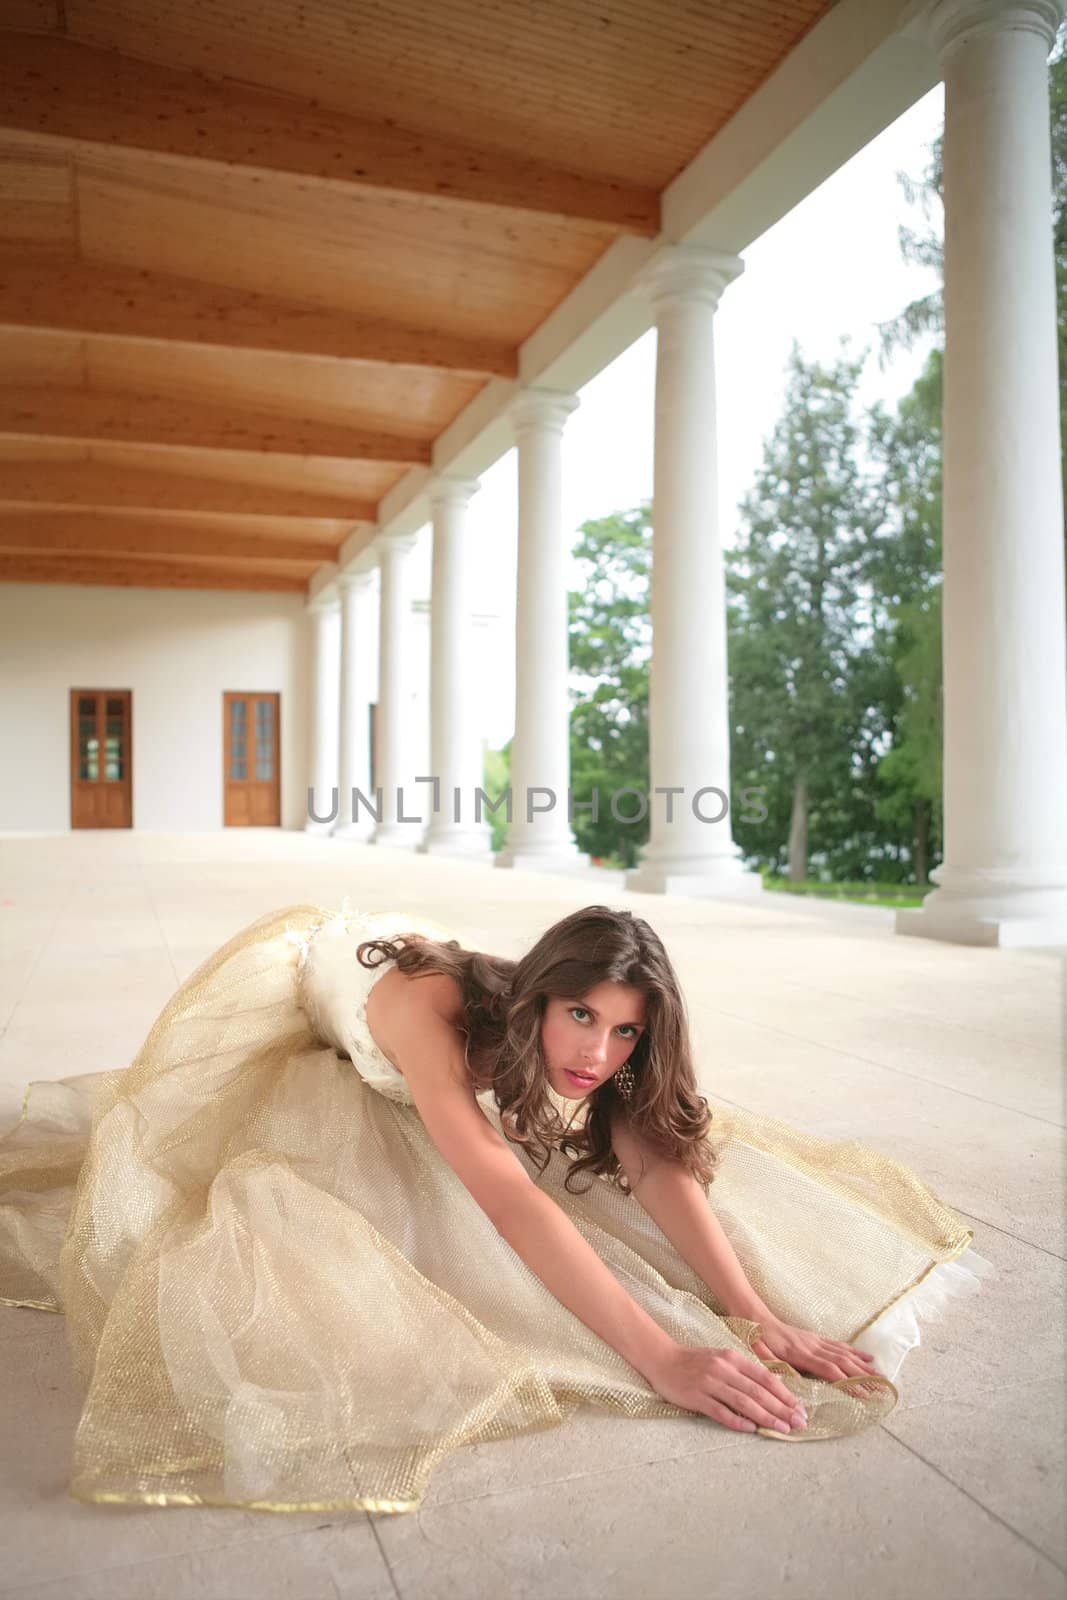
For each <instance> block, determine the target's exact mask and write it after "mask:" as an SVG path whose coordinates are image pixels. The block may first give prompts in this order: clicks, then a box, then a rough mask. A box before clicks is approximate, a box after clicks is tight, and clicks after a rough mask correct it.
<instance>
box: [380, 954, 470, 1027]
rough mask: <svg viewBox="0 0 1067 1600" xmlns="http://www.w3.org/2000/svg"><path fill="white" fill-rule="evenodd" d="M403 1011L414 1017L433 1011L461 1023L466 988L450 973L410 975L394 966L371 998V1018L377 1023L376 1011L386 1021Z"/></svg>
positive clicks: (381, 980) (448, 1019)
mask: <svg viewBox="0 0 1067 1600" xmlns="http://www.w3.org/2000/svg"><path fill="white" fill-rule="evenodd" d="M401 1010H402V1011H403V1013H404V1015H405V1016H407V1017H410V1016H411V1015H412V1014H415V1015H419V1014H420V1013H422V1012H433V1013H434V1014H435V1015H437V1016H439V1017H443V1018H444V1019H445V1021H446V1022H451V1023H453V1024H458V1023H459V1022H460V1021H461V1020H462V1018H463V989H462V987H461V985H460V984H459V983H458V982H457V980H456V979H455V978H452V977H449V975H448V973H446V972H428V973H424V974H422V975H421V976H416V975H409V974H408V973H406V972H401V970H400V968H399V967H394V968H393V969H392V971H391V972H385V973H383V974H382V976H381V977H380V978H379V979H378V981H377V983H376V984H375V985H374V987H373V989H372V990H371V992H370V995H369V996H368V998H367V1019H368V1021H371V1022H372V1023H373V1017H372V1013H373V1012H376V1013H377V1014H378V1017H379V1018H380V1020H381V1021H382V1022H383V1023H384V1024H388V1020H389V1017H390V1015H393V1016H395V1015H397V1014H398V1012H400V1011H401Z"/></svg>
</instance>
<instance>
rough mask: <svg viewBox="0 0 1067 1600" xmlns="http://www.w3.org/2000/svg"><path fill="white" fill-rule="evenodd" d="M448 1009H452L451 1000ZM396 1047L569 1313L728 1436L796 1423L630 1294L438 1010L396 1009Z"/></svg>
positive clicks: (421, 1096)
mask: <svg viewBox="0 0 1067 1600" xmlns="http://www.w3.org/2000/svg"><path fill="white" fill-rule="evenodd" d="M411 981H412V982H413V983H415V982H418V983H422V984H425V985H426V991H424V996H423V997H420V1001H421V1000H423V999H425V1000H432V998H433V996H434V994H435V990H434V988H433V985H434V984H435V982H436V980H435V979H434V978H424V979H419V980H411ZM405 998H407V997H406V996H405ZM442 999H443V1000H444V1001H446V1002H447V991H445V990H442ZM389 1040H390V1045H391V1047H392V1051H393V1054H394V1056H395V1059H396V1063H397V1065H398V1067H399V1069H400V1070H401V1071H402V1072H403V1074H404V1077H405V1078H406V1080H407V1083H408V1086H409V1088H410V1090H411V1094H412V1098H413V1099H414V1101H415V1106H416V1109H417V1110H418V1112H419V1115H420V1117H421V1118H422V1120H423V1123H424V1124H425V1126H426V1130H427V1132H428V1133H429V1135H430V1137H431V1139H432V1140H433V1141H434V1143H435V1145H436V1146H437V1148H438V1149H439V1150H440V1152H441V1154H442V1155H443V1156H444V1158H445V1160H446V1161H447V1162H448V1163H449V1165H450V1166H451V1167H452V1168H453V1170H454V1171H455V1172H456V1174H457V1176H458V1177H459V1178H460V1180H461V1182H462V1183H463V1184H464V1186H465V1187H466V1188H467V1189H468V1190H469V1191H470V1193H471V1194H472V1195H473V1197H474V1199H475V1200H476V1201H477V1203H478V1205H479V1206H480V1207H481V1208H482V1210H483V1211H484V1212H485V1213H486V1215H487V1216H488V1217H489V1218H490V1220H491V1221H492V1223H493V1224H494V1226H495V1227H496V1229H497V1231H498V1233H500V1235H501V1236H502V1237H503V1238H504V1239H505V1240H506V1241H507V1243H508V1244H509V1245H511V1247H512V1249H513V1250H514V1251H515V1252H516V1254H517V1255H519V1256H521V1258H522V1259H523V1261H525V1262H526V1264H527V1266H528V1267H530V1269H531V1270H532V1271H533V1272H535V1273H536V1275H537V1276H538V1278H540V1280H541V1282H542V1283H543V1284H544V1285H545V1287H546V1288H547V1289H548V1290H549V1291H550V1293H551V1294H553V1295H554V1296H555V1297H556V1299H557V1300H559V1301H560V1303H561V1304H562V1305H564V1306H566V1307H567V1309H568V1310H569V1311H571V1312H573V1313H574V1315H575V1316H576V1317H578V1318H579V1319H580V1321H582V1322H584V1323H585V1325H586V1327H587V1328H591V1329H592V1331H593V1332H594V1333H595V1334H597V1335H599V1337H600V1338H601V1339H603V1340H604V1341H605V1342H606V1343H607V1344H609V1345H610V1346H611V1347H612V1349H613V1350H616V1351H617V1352H618V1353H619V1355H621V1356H622V1357H623V1359H624V1360H625V1361H628V1362H629V1363H630V1365H631V1366H632V1367H635V1368H636V1369H637V1371H638V1372H640V1373H641V1374H642V1375H643V1376H644V1377H645V1378H646V1379H647V1380H648V1382H649V1383H650V1384H651V1385H652V1387H653V1388H654V1389H656V1390H657V1392H658V1393H660V1394H661V1395H663V1396H664V1397H665V1398H667V1399H670V1400H672V1401H673V1402H674V1404H676V1405H680V1406H684V1407H686V1408H687V1409H689V1410H693V1411H701V1412H704V1414H706V1415H708V1416H713V1417H715V1418H716V1419H717V1420H719V1421H722V1422H726V1423H727V1425H728V1426H731V1427H739V1426H741V1427H743V1426H746V1425H747V1426H749V1427H751V1426H752V1425H753V1424H759V1425H760V1426H764V1427H772V1426H776V1425H777V1423H778V1421H779V1420H780V1419H788V1418H789V1417H790V1416H791V1414H792V1412H793V1410H794V1409H795V1406H796V1399H795V1396H793V1395H792V1394H791V1393H790V1391H789V1390H788V1389H787V1388H786V1386H785V1385H784V1384H783V1383H782V1382H781V1380H780V1379H779V1378H777V1377H776V1376H775V1375H774V1374H773V1373H769V1372H767V1371H766V1369H765V1368H763V1367H760V1366H757V1365H756V1364H755V1363H754V1362H752V1361H751V1360H750V1359H749V1358H747V1357H745V1356H742V1355H740V1354H739V1353H738V1352H735V1351H726V1350H694V1349H691V1348H687V1347H685V1346H682V1345H679V1344H678V1343H677V1342H676V1341H675V1340H674V1339H672V1338H671V1336H670V1335H669V1334H668V1333H667V1332H666V1331H665V1330H664V1329H663V1328H661V1327H660V1325H659V1324H658V1323H657V1322H656V1321H655V1320H654V1319H653V1318H652V1317H650V1316H649V1314H648V1313H647V1312H646V1311H645V1310H644V1309H643V1308H642V1307H641V1306H639V1305H638V1304H637V1302H636V1300H634V1299H633V1298H632V1297H631V1296H630V1295H629V1294H628V1293H627V1292H626V1290H625V1289H624V1288H623V1287H622V1285H621V1284H620V1283H619V1282H618V1280H617V1279H616V1278H615V1277H614V1276H613V1274H612V1273H611V1272H610V1270H609V1269H608V1267H607V1266H606V1265H605V1264H604V1262H603V1261H602V1260H601V1259H600V1257H599V1256H598V1255H597V1253H596V1251H595V1250H594V1249H593V1247H592V1246H591V1245H590V1244H589V1243H588V1242H587V1240H585V1239H584V1238H583V1237H582V1235H581V1234H580V1233H579V1231H578V1229H577V1228H576V1227H575V1226H574V1224H573V1223H572V1222H571V1220H570V1218H569V1217H568V1216H567V1215H566V1214H565V1213H564V1212H563V1211H562V1210H561V1209H560V1207H559V1206H558V1205H556V1203H555V1201H554V1200H552V1199H551V1198H550V1196H548V1195H546V1194H545V1193H544V1192H543V1191H542V1190H540V1189H539V1188H538V1187H537V1185H536V1184H535V1183H534V1182H533V1180H532V1179H531V1178H530V1176H529V1174H528V1173H527V1172H526V1170H525V1168H524V1167H523V1166H522V1165H521V1164H520V1162H519V1161H518V1159H517V1158H516V1156H515V1155H514V1153H513V1152H512V1150H511V1149H509V1147H508V1144H507V1142H506V1140H504V1139H503V1138H502V1137H501V1136H500V1134H498V1133H497V1131H496V1129H495V1128H493V1127H492V1125H491V1124H490V1122H489V1121H488V1119H487V1118H486V1116H485V1114H484V1113H483V1112H482V1110H481V1107H480V1106H479V1105H478V1102H477V1100H476V1099H475V1096H474V1091H473V1089H472V1087H471V1084H470V1079H469V1076H468V1074H467V1070H466V1063H465V1060H464V1053H463V1045H462V1039H461V1036H460V1035H459V1033H458V1032H457V1030H456V1028H455V1027H454V1026H453V1024H452V1023H451V1022H450V1021H448V1020H446V1017H445V1016H443V1015H441V1014H439V1012H438V1011H437V1010H436V1009H435V1007H434V1006H433V1005H432V1004H426V1003H419V1004H417V1005H416V1004H408V1005H401V1006H398V1007H397V1008H396V1011H395V1013H394V1014H393V1015H391V1016H390V1019H389ZM730 1408H733V1410H731V1409H730ZM742 1418H749V1419H751V1421H749V1422H748V1423H747V1424H746V1423H745V1422H743V1421H742Z"/></svg>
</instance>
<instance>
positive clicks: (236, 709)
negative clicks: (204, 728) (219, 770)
mask: <svg viewBox="0 0 1067 1600" xmlns="http://www.w3.org/2000/svg"><path fill="white" fill-rule="evenodd" d="M246 710H247V707H246V705H245V702H244V701H243V700H231V701H230V778H231V779H232V780H233V781H235V782H237V783H243V782H244V781H245V780H246V778H247V777H248V745H247V731H248V730H247V717H246V715H245V713H246Z"/></svg>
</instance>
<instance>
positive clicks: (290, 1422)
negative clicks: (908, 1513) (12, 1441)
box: [0, 906, 990, 1511]
mask: <svg viewBox="0 0 1067 1600" xmlns="http://www.w3.org/2000/svg"><path fill="white" fill-rule="evenodd" d="M971 1239H972V1234H971V1232H970V1230H969V1229H967V1228H966V1227H965V1226H964V1225H963V1223H962V1221H961V1219H960V1218H959V1217H958V1216H957V1215H955V1213H953V1212H952V1211H950V1210H949V1209H948V1208H947V1207H946V1206H944V1205H943V1204H942V1203H941V1202H940V1201H939V1200H938V1199H937V1197H936V1196H935V1195H934V1194H933V1193H932V1192H931V1191H930V1189H929V1188H927V1186H926V1185H925V1184H924V1183H923V1182H922V1180H921V1179H920V1178H919V1177H918V1176H917V1175H916V1174H915V1173H913V1172H911V1171H910V1170H909V1169H907V1168H906V1167H904V1166H903V1165H901V1164H900V1163H898V1162H895V1161H893V1160H891V1159H889V1158H887V1157H885V1156H881V1155H879V1154H877V1153H876V1152H875V1151H874V1150H871V1149H868V1148H865V1147H863V1146H861V1145H859V1144H856V1143H854V1142H833V1141H829V1140H821V1139H817V1138H815V1137H813V1136H811V1135H808V1134H805V1133H802V1132H801V1131H799V1130H797V1129H794V1128H791V1127H789V1126H787V1125H786V1124H784V1123H780V1122H777V1121H775V1120H773V1119H771V1118H767V1117H757V1116H754V1115H751V1114H748V1113H745V1112H742V1111H739V1110H737V1109H735V1108H732V1107H731V1108H727V1107H725V1106H723V1107H716V1109H715V1110H714V1112H712V1110H711V1109H710V1107H709V1104H708V1101H707V1100H706V1099H705V1098H704V1097H703V1096H701V1095H700V1094H699V1093H698V1092H697V1085H696V1075H695V1071H694V1066H693V1061H692V1057H691V1051H690V1044H689V1034H688V1025H687V1021H686V1012H685V1005H684V1001H683V999H682V996H681V992H680V989H679V985H678V980H677V978H676V975H675V972H674V969H673V967H672V965H671V962H670V960H669V958H668V955H667V953H666V951H665V949H664V947H663V944H662V943H661V941H660V940H659V938H658V937H657V936H656V934H655V933H654V931H653V930H652V928H651V927H650V926H649V924H648V923H647V922H645V921H644V920H643V919H642V918H640V917H637V916H635V915H634V914H633V913H631V912H629V911H612V910H610V909H608V908H606V907H603V906H588V907H585V908H584V909H583V910H580V911H576V912H574V913H573V914H571V915H570V916H567V917H564V918H563V919H562V920H561V921H559V922H557V923H556V924H554V925H553V926H552V927H550V928H549V929H548V930H547V931H546V932H545V933H544V934H543V935H542V936H541V937H540V938H539V939H538V940H537V941H536V943H535V944H534V945H533V946H532V948H531V949H530V950H529V951H528V952H527V953H526V955H525V956H523V958H522V959H521V960H519V961H517V962H516V961H511V960H507V959H505V958H503V957H499V956H494V955H489V954H484V953H480V952H477V951H472V950H468V949H465V948H463V947H462V945H461V944H460V942H459V941H458V940H457V939H455V938H454V937H452V936H451V934H450V932H449V930H448V929H446V928H443V927H441V926H440V925H438V924H435V923H431V922H428V921H427V920H426V919H424V918H420V917H416V916H412V915H410V914H406V913H405V914H386V913H371V912H353V911H351V910H349V909H348V908H347V907H346V908H345V909H344V910H343V911H341V912H339V913H338V912H332V911H327V910H324V909H323V908H320V907H315V906H294V907H288V908H286V909H284V910H281V911H278V912H274V913H271V914H270V915H268V916H265V917H262V918H260V919H259V920H258V921H257V922H255V923H253V924H252V925H251V927H249V928H246V929H245V930H243V931H242V932H241V933H239V934H237V935H236V937H235V938H233V939H231V940H230V941H229V942H228V943H227V944H226V945H224V946H223V947H222V948H221V949H220V950H218V951H216V952H215V953H214V954H213V955H212V956H210V957H209V958H208V959H207V960H206V961H205V962H204V963H203V964H202V965H201V966H200V967H199V968H198V969H197V971H196V972H194V973H193V975H192V977H190V978H189V979H188V980H187V982H186V983H184V984H183V985H182V986H181V987H180V988H179V989H178V991H177V993H176V994H175V995H174V996H173V997H172V999H171V1000H170V1001H169V1003H168V1004H167V1006H166V1007H165V1009H164V1011H163V1012H162V1014H161V1015H160V1017H159V1018H158V1020H157V1021H156V1023H155V1025H154V1026H153V1028H152V1029H151V1031H150V1033H149V1035H148V1037H147V1039H146V1041H145V1043H144V1045H143V1046H142V1048H141V1050H140V1051H139V1053H138V1055H137V1057H136V1058H135V1060H134V1061H133V1063H132V1064H131V1065H130V1066H129V1067H127V1068H125V1069H121V1070H119V1071H116V1072H104V1073H94V1074H83V1075H81V1076H76V1077H70V1078H67V1079H63V1080H60V1081H59V1082H57V1083H51V1082H41V1083H35V1084H31V1086H30V1089H29V1090H28V1091H27V1095H26V1100H25V1103H24V1107H23V1115H22V1118H21V1120H20V1122H19V1123H18V1125H17V1126H16V1127H15V1128H14V1129H13V1130H12V1131H11V1132H10V1133H9V1134H8V1135H7V1136H6V1137H5V1138H4V1139H3V1140H0V1300H3V1301H5V1302H6V1303H7V1304H9V1305H17V1306H26V1307H35V1308H37V1309H41V1310H50V1311H60V1312H62V1313H63V1314H64V1315H65V1318H66V1326H67V1332H68V1338H69V1345H70V1350H71V1355H72V1358H73V1360H74V1363H75V1367H76V1370H77V1371H78V1373H79V1375H80V1377H81V1379H82V1381H83V1383H84V1385H85V1389H86V1399H85V1404H84V1409H83V1412H82V1416H81V1420H80V1422H79V1426H78V1429H77V1434H76V1437H75V1441H74V1461H73V1472H72V1477H71V1484H70V1488H71V1492H72V1493H73V1494H74V1495H75V1496H77V1497H78V1498H80V1499H84V1500H89V1501H124V1502H137V1503H142V1504H149V1505H172V1504H183V1505H189V1504H210V1505H237V1506H246V1507H253V1508H259V1509H265V1510H275V1511H283V1510H302V1511H306V1510H327V1509H329V1510H334V1509H339V1508H348V1507H353V1508H355V1507H360V1508H363V1509H365V1510H370V1511H407V1510H411V1509H414V1508H415V1507H416V1506H417V1505H418V1503H419V1501H420V1499H421V1497H422V1494H423V1493H424V1491H425V1487H426V1484H427V1482H428V1480H429V1477H430V1475H431V1473H432V1472H433V1470H434V1468H435V1467H436V1465H437V1464H438V1463H439V1462H440V1461H441V1460H442V1459H443V1457H444V1456H446V1455H447V1454H448V1453H449V1452H450V1451H452V1450H454V1449H456V1448H457V1447H459V1446H460V1445H463V1444H466V1443H471V1442H475V1441H482V1440H491V1439H503V1438H507V1437H511V1436H514V1435H516V1434H519V1433H522V1432H525V1431H528V1430H531V1429H537V1428H544V1427H547V1426H551V1425H553V1424H558V1423H560V1422H562V1421H563V1420H564V1419H565V1417H566V1416H567V1415H568V1414H569V1413H570V1412H571V1411H573V1410H574V1409H575V1407H576V1406H578V1405H579V1404H581V1403H587V1404H593V1405H596V1406H599V1407H601V1408H604V1409H607V1410H610V1411H614V1412H617V1413H622V1414H625V1415H628V1416H631V1417H634V1418H638V1417H652V1416H677V1415H681V1414H684V1413H697V1414H699V1415H702V1416H704V1417H707V1418H709V1419H710V1420H711V1422H712V1423H716V1424H719V1425H721V1426H725V1427H727V1428H731V1429H736V1430H740V1431H745V1432H756V1433H759V1434H760V1435H762V1436H763V1437H765V1438H774V1439H778V1440H783V1441H784V1440H789V1441H799V1440H805V1439H806V1440H811V1439H825V1438H832V1437H836V1436H840V1435H842V1434H848V1433H855V1432H858V1431H860V1430H861V1429H863V1428H865V1427H868V1426H870V1425H871V1424H872V1423H875V1422H877V1421H879V1420H881V1419H882V1418H883V1417H884V1416H885V1415H886V1414H887V1413H888V1411H889V1410H891V1409H892V1407H893V1405H894V1404H895V1403H896V1399H897V1390H896V1388H895V1385H894V1383H893V1381H892V1380H893V1379H894V1378H895V1377H896V1376H897V1373H898V1371H899V1368H900V1365H901V1363H902V1362H903V1359H904V1356H905V1355H906V1354H907V1352H908V1350H910V1349H911V1348H913V1347H914V1346H915V1345H916V1344H917V1343H918V1338H919V1334H918V1321H917V1319H918V1317H919V1316H920V1315H923V1316H925V1315H933V1316H937V1315H938V1314H939V1312H940V1310H941V1308H942V1306H943V1304H944V1303H945V1301H946V1300H947V1298H948V1297H949V1296H950V1295H952V1294H955V1293H958V1292H961V1291H962V1292H968V1293H973V1292H975V1291H976V1290H977V1289H978V1287H979V1278H980V1277H981V1276H984V1275H985V1274H986V1273H987V1272H988V1271H989V1270H990V1264H989V1263H988V1262H986V1261H985V1260H984V1258H982V1257H981V1256H979V1255H977V1253H976V1252H975V1251H974V1250H973V1249H971V1248H969V1247H970V1244H971ZM961 1257H962V1258H964V1259H960V1258H961Z"/></svg>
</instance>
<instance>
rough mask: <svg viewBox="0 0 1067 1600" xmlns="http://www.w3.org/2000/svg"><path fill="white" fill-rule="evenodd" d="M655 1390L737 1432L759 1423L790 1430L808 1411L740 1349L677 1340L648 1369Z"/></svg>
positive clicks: (800, 1423) (802, 1423) (802, 1421)
mask: <svg viewBox="0 0 1067 1600" xmlns="http://www.w3.org/2000/svg"><path fill="white" fill-rule="evenodd" d="M645 1375H646V1377H647V1378H648V1381H649V1382H650V1383H651V1385H652V1387H653V1388H654V1389H655V1391H656V1393H657V1394H660V1395H662V1396H663V1398H664V1400H670V1401H671V1403H672V1404H673V1405H676V1406H684V1407H685V1409H686V1410H687V1411H699V1412H702V1413H703V1415H704V1416H706V1417H714V1419H715V1421H716V1422H722V1423H725V1424H726V1426H727V1427H728V1428H734V1429H736V1430H738V1431H739V1432H741V1433H753V1432H755V1430H756V1428H757V1427H761V1428H776V1429H777V1430H778V1431H779V1432H780V1433H789V1432H791V1430H792V1429H793V1428H803V1427H804V1426H805V1425H806V1423H807V1413H806V1412H805V1410H804V1407H803V1406H802V1405H801V1403H800V1401H799V1400H798V1399H797V1398H796V1396H795V1395H793V1394H791V1393H790V1392H789V1390H788V1389H787V1388H786V1386H785V1384H784V1383H783V1382H782V1380H781V1379H780V1378H779V1377H777V1376H776V1375H775V1374H774V1373H773V1372H768V1371H767V1369H766V1368H765V1367H761V1366H760V1364H759V1363H758V1362H757V1361H753V1360H752V1358H751V1357H750V1356H748V1355H745V1354H743V1353H742V1352H741V1351H740V1350H711V1349H704V1348H701V1347H692V1346H688V1345H681V1344H676V1345H674V1346H673V1347H672V1348H671V1349H670V1350H669V1351H668V1353H667V1354H666V1355H665V1356H664V1357H663V1358H662V1359H661V1360H660V1361H659V1362H658V1363H657V1364H656V1365H655V1366H654V1367H653V1369H652V1371H651V1372H647V1373H646V1374H645Z"/></svg>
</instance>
